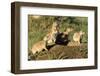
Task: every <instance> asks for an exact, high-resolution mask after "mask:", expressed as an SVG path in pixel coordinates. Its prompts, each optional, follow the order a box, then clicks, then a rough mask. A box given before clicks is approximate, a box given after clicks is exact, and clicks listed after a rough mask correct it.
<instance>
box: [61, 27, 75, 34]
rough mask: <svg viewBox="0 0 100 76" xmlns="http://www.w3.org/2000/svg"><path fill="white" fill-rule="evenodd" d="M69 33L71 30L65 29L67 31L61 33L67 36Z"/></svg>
mask: <svg viewBox="0 0 100 76" xmlns="http://www.w3.org/2000/svg"><path fill="white" fill-rule="evenodd" d="M71 31H73V28H67V29H66V30H65V31H64V32H63V34H65V35H68V34H69V32H71Z"/></svg>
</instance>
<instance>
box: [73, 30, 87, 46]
mask: <svg viewBox="0 0 100 76" xmlns="http://www.w3.org/2000/svg"><path fill="white" fill-rule="evenodd" d="M84 34H85V32H82V31H79V32H76V33H74V35H73V40H74V42H77V43H78V44H80V43H81V42H80V40H81V37H82V35H84Z"/></svg>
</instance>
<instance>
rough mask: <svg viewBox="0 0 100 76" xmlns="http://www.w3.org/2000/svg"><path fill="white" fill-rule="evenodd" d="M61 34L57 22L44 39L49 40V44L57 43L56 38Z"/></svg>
mask: <svg viewBox="0 0 100 76" xmlns="http://www.w3.org/2000/svg"><path fill="white" fill-rule="evenodd" d="M58 33H59V26H58V25H57V23H56V22H54V23H53V25H52V28H51V30H50V32H49V33H48V34H47V35H46V36H45V37H44V39H47V43H48V44H49V43H53V42H55V41H56V36H57V35H58Z"/></svg>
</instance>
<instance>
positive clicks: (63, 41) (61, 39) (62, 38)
mask: <svg viewBox="0 0 100 76" xmlns="http://www.w3.org/2000/svg"><path fill="white" fill-rule="evenodd" d="M69 41H70V40H69V39H68V35H65V34H63V33H60V34H58V35H57V37H56V42H55V43H56V44H59V45H67V44H68V42H69Z"/></svg>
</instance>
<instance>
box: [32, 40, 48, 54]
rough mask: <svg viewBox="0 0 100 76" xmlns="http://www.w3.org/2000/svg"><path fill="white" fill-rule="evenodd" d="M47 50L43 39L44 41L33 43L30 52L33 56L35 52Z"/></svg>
mask: <svg viewBox="0 0 100 76" xmlns="http://www.w3.org/2000/svg"><path fill="white" fill-rule="evenodd" d="M43 49H44V50H46V51H47V50H48V49H47V48H46V40H45V39H44V40H41V41H39V42H37V43H35V44H34V45H33V46H32V49H31V51H32V53H33V54H35V53H36V52H40V51H42V50H43Z"/></svg>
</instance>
